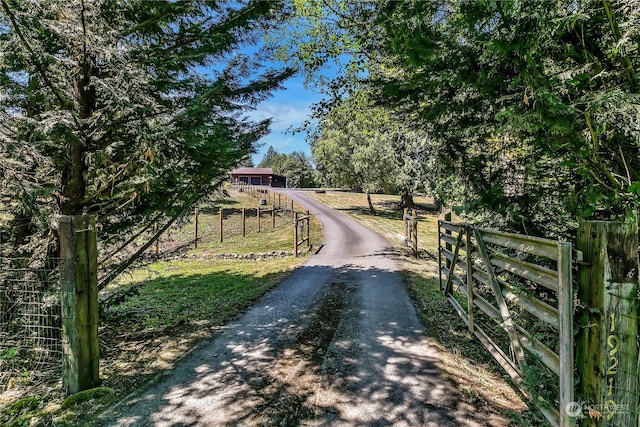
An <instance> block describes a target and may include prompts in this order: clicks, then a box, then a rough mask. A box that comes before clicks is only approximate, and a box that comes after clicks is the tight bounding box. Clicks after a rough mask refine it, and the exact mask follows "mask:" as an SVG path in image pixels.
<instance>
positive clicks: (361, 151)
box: [311, 93, 399, 214]
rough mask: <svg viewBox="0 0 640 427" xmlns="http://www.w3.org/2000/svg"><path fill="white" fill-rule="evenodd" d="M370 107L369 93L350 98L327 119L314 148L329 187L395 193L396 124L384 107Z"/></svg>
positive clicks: (396, 165) (316, 159) (370, 204)
mask: <svg viewBox="0 0 640 427" xmlns="http://www.w3.org/2000/svg"><path fill="white" fill-rule="evenodd" d="M367 106H370V105H369V104H368V102H367V95H366V94H365V93H357V94H355V95H354V96H352V97H350V98H347V99H345V100H344V101H343V103H342V104H340V105H339V106H338V107H335V108H334V109H332V110H331V112H330V113H329V114H327V115H326V116H325V118H324V119H323V121H322V123H321V125H320V127H319V130H318V132H317V133H316V138H315V140H314V141H313V142H312V145H311V150H312V154H313V158H314V160H315V163H316V165H317V167H318V171H319V174H320V175H321V176H322V177H323V180H324V181H325V183H326V184H327V185H329V186H337V187H347V188H353V189H355V190H358V191H362V192H365V193H367V200H368V202H369V209H370V210H371V212H372V213H374V214H375V209H374V207H373V204H372V203H371V193H375V192H380V191H386V192H394V191H395V189H396V178H397V176H398V169H399V168H398V164H397V163H396V156H395V152H394V151H393V148H392V144H391V140H392V135H393V131H392V127H393V125H392V123H391V120H390V118H389V116H388V115H387V114H386V113H385V111H384V110H382V109H381V108H377V109H376V108H366V107H367Z"/></svg>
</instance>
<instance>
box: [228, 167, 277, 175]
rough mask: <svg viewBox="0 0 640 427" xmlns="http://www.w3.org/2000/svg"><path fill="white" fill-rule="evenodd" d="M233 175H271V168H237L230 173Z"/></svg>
mask: <svg viewBox="0 0 640 427" xmlns="http://www.w3.org/2000/svg"><path fill="white" fill-rule="evenodd" d="M231 174H233V175H273V169H271V168H238V169H234V170H232V171H231Z"/></svg>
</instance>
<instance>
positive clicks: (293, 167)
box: [258, 146, 316, 188]
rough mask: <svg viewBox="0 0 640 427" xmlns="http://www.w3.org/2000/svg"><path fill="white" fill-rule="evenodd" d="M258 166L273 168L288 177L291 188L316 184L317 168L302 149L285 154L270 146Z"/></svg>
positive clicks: (276, 172)
mask: <svg viewBox="0 0 640 427" xmlns="http://www.w3.org/2000/svg"><path fill="white" fill-rule="evenodd" d="M258 167H259V168H271V169H272V170H273V173H274V174H276V175H282V176H284V177H286V178H287V187H290V188H309V187H315V186H316V180H315V169H314V167H313V164H312V162H311V159H310V158H309V157H308V156H307V155H306V154H304V153H303V152H301V151H294V152H291V153H289V154H284V153H278V152H277V151H276V150H275V148H273V146H269V148H268V149H267V152H266V153H265V155H264V157H263V158H262V160H261V161H260V163H258Z"/></svg>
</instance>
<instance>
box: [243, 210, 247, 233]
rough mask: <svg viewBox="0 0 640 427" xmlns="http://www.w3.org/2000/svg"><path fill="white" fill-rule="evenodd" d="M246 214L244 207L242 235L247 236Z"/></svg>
mask: <svg viewBox="0 0 640 427" xmlns="http://www.w3.org/2000/svg"><path fill="white" fill-rule="evenodd" d="M246 224H247V223H246V215H245V212H244V208H242V237H246V236H247V227H246Z"/></svg>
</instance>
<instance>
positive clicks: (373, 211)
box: [367, 191, 377, 215]
mask: <svg viewBox="0 0 640 427" xmlns="http://www.w3.org/2000/svg"><path fill="white" fill-rule="evenodd" d="M367 203H369V211H370V212H371V215H377V212H376V209H375V208H374V207H373V202H372V201H371V193H369V192H368V191H367Z"/></svg>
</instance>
